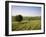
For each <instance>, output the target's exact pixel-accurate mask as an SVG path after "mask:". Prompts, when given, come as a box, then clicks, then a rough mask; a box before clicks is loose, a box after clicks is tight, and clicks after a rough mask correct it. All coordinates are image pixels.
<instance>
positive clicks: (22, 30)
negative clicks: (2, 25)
mask: <svg viewBox="0 0 46 37" xmlns="http://www.w3.org/2000/svg"><path fill="white" fill-rule="evenodd" d="M6 6H7V10H6V12H7V11H8V13H9V15H8V14H7V15H8V18H9V19H8V20H9V24H7V25H6V26H7V28H6V29H8V31H6V32H8V34H7V33H6V34H7V35H12V34H13V35H16V34H17V35H19V34H20V35H21V34H40V33H44V32H45V31H44V18H45V17H44V9H45V8H44V3H31V2H17V1H16V2H15V1H13V2H12V1H7V3H6Z"/></svg>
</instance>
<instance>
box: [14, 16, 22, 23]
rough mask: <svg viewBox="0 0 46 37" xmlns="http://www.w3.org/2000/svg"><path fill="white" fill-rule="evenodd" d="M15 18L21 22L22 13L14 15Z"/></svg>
mask: <svg viewBox="0 0 46 37" xmlns="http://www.w3.org/2000/svg"><path fill="white" fill-rule="evenodd" d="M15 19H16V21H18V22H21V21H22V20H23V16H22V15H16V17H15Z"/></svg>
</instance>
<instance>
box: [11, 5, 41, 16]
mask: <svg viewBox="0 0 46 37" xmlns="http://www.w3.org/2000/svg"><path fill="white" fill-rule="evenodd" d="M11 12H12V16H16V15H19V14H20V15H22V16H41V7H34V6H16V5H12V6H11Z"/></svg>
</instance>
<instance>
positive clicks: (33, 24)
mask: <svg viewBox="0 0 46 37" xmlns="http://www.w3.org/2000/svg"><path fill="white" fill-rule="evenodd" d="M39 29H41V21H40V20H30V21H22V22H15V21H14V22H12V30H13V31H19V30H39Z"/></svg>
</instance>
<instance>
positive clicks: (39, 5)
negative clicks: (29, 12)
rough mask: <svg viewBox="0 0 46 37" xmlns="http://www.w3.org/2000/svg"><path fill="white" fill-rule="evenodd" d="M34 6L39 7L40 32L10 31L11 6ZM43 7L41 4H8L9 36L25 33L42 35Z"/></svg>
mask: <svg viewBox="0 0 46 37" xmlns="http://www.w3.org/2000/svg"><path fill="white" fill-rule="evenodd" d="M12 5H16V6H35V7H41V18H42V19H41V30H31V31H12V24H11V20H12V19H11V6H12ZM43 12H44V11H43V5H42V4H25V3H9V35H11V34H26V33H42V32H43V28H44V23H43V19H44V17H43V15H44V14H43Z"/></svg>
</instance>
